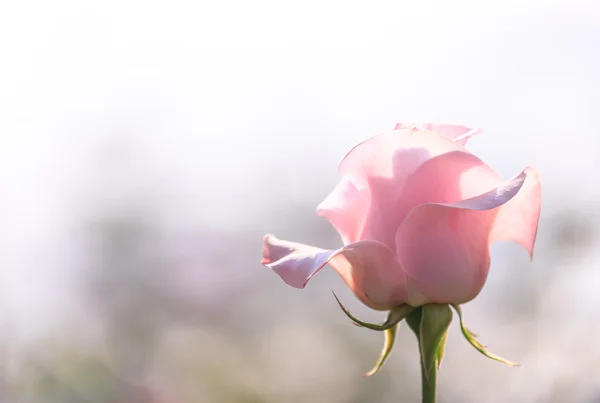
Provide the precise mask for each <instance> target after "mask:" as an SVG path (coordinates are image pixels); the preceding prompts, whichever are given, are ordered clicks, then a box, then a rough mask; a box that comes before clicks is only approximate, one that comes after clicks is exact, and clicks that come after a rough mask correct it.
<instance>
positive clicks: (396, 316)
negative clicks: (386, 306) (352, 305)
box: [332, 291, 415, 332]
mask: <svg viewBox="0 0 600 403" xmlns="http://www.w3.org/2000/svg"><path fill="white" fill-rule="evenodd" d="M332 293H333V296H334V297H335V300H336V301H337V303H338V305H339V306H340V308H342V311H344V313H345V314H346V316H348V317H349V318H350V320H351V321H352V322H354V324H355V325H357V326H361V327H366V328H367V329H371V330H376V331H379V332H382V331H384V330H388V329H391V328H393V327H394V326H396V325H397V324H398V323H400V321H401V320H402V319H404V318H406V316H407V315H408V314H410V313H411V312H412V311H413V310H414V309H415V308H413V307H412V306H410V305H407V304H403V305H400V306H397V307H394V308H392V310H391V311H390V312H389V313H388V317H387V319H386V320H385V322H384V323H382V324H381V325H377V324H374V323H369V322H363V321H362V320H359V319H357V318H356V317H354V316H353V315H352V314H351V313H350V311H349V310H348V309H346V307H345V306H344V305H342V303H341V302H340V300H339V299H338V297H337V295H335V293H334V292H333V291H332Z"/></svg>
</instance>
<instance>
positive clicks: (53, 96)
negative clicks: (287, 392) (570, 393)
mask: <svg viewBox="0 0 600 403" xmlns="http://www.w3.org/2000/svg"><path fill="white" fill-rule="evenodd" d="M599 111H600V3H598V1H594V0H589V1H584V0H569V1H567V0H564V1H537V0H536V1H516V0H510V1H506V0H502V1H479V2H476V1H466V0H465V1H439V2H431V1H418V0H413V1H390V2H378V1H374V2H353V1H301V2H285V1H196V2H181V1H169V2H153V1H127V0H125V1H123V0H119V1H100V2H82V1H51V2H48V1H10V2H9V1H6V2H4V3H3V4H2V5H0V189H3V196H2V197H0V224H1V225H0V251H1V253H0V312H1V313H0V326H2V327H3V328H9V329H14V330H15V334H18V335H19V336H15V337H18V338H21V337H23V338H24V339H28V338H29V336H31V337H34V338H35V337H36V336H38V335H39V334H44V332H45V331H47V330H46V329H49V328H51V327H52V326H55V325H56V323H60V321H61V320H63V319H64V318H65V317H68V316H69V315H70V314H71V313H72V312H78V311H79V310H84V309H85V308H81V307H79V306H77V302H76V301H78V297H77V295H78V291H77V285H76V284H75V282H74V281H73V280H72V273H73V272H74V271H76V270H77V267H78V264H80V263H81V262H83V261H85V259H86V256H85V255H84V253H83V252H82V250H84V249H85V248H83V249H82V248H80V247H78V245H79V246H80V243H81V238H80V234H81V231H82V230H83V227H84V226H85V224H84V222H85V220H86V219H88V218H89V217H90V216H91V215H93V211H94V207H95V206H98V205H102V206H104V207H106V206H108V208H112V209H113V210H115V211H129V210H131V211H136V209H139V208H142V207H140V206H142V205H144V206H146V205H148V206H151V207H152V206H154V207H155V209H156V211H157V213H156V214H157V215H158V217H159V218H158V220H159V221H160V222H161V223H163V224H164V229H165V231H166V233H169V232H174V233H175V232H177V231H187V230H193V229H194V228H197V227H199V226H202V227H203V228H214V229H216V230H219V231H231V232H232V233H236V232H243V231H246V230H249V229H250V228H254V229H255V232H253V234H254V233H256V234H260V233H264V232H269V231H271V229H269V228H266V227H265V225H263V224H261V222H262V220H263V218H264V217H267V216H269V214H270V212H271V211H272V209H273V208H276V210H277V212H278V214H281V211H284V210H285V209H286V206H287V205H288V203H290V201H292V200H293V201H295V203H300V202H306V203H308V204H309V205H314V206H315V207H316V205H317V204H318V202H319V201H320V200H321V199H323V198H324V197H325V196H326V194H327V192H329V190H330V189H331V188H333V186H334V185H335V181H336V178H337V176H336V166H337V164H338V162H339V160H340V158H341V157H342V156H343V155H344V154H345V153H346V151H347V150H348V149H349V148H350V147H352V146H353V145H354V144H356V143H357V142H359V141H361V140H363V139H365V138H366V137H368V136H371V135H373V134H376V133H379V132H383V131H387V130H391V129H392V128H393V127H394V124H395V123H396V121H397V120H406V121H417V122H419V121H431V122H440V123H457V124H464V125H470V126H474V127H475V126H477V127H482V128H484V130H485V131H486V134H484V135H482V136H480V137H477V138H475V139H473V140H472V141H471V143H470V149H472V150H473V151H474V152H475V153H477V154H478V155H479V156H480V157H482V159H484V160H485V161H487V162H488V163H489V164H490V165H491V166H493V167H494V168H496V169H497V170H498V172H500V174H501V175H502V176H503V177H510V176H512V175H514V174H516V173H517V172H519V171H520V170H521V169H522V168H523V167H524V166H526V165H533V166H535V167H536V168H537V169H538V170H539V171H540V172H541V174H542V179H543V192H544V198H543V208H542V222H544V221H543V220H544V217H546V218H549V217H551V214H552V213H553V212H555V211H558V210H561V209H565V208H566V209H569V210H572V211H575V212H580V213H582V214H583V215H584V217H585V220H588V221H590V222H594V223H595V225H596V226H597V225H598V224H597V222H598V221H597V220H598V218H599V213H598V212H597V211H596V210H597V209H595V207H596V206H598V204H599V203H600V176H599V175H598V174H597V172H598V169H599V165H598V154H599V153H600V134H599V133H598V127H597V126H596V123H597V120H598V113H599ZM123 144H125V145H128V144H129V145H130V146H131V147H132V149H131V150H129V151H128V154H122V153H121V151H120V148H119V147H120V146H123ZM294 206H295V205H294ZM294 206H291V207H290V209H291V211H290V212H289V214H294V212H293V210H294V209H295V207H294ZM151 207H149V208H151ZM144 208H145V207H144ZM153 211H154V210H153ZM304 212H305V211H303V214H304ZM310 213H311V212H310V211H309V212H308V214H310ZM306 218H307V219H313V217H306ZM273 219H274V218H273ZM299 219H300V220H301V218H299ZM547 225H549V226H551V225H552V224H551V223H549V224H547ZM257 228H258V231H257V230H256V229H257ZM280 235H281V236H282V237H284V238H285V237H286V236H288V235H289V234H286V233H282V234H280ZM544 239H545V238H544V236H543V235H541V236H540V239H539V243H538V248H539V249H540V250H543V249H544V245H545V244H544ZM300 241H308V240H306V239H304V240H302V239H301V240H300ZM247 242H248V243H249V244H255V245H256V256H255V258H254V260H253V261H250V262H248V267H247V268H244V270H243V272H242V271H240V274H239V275H240V276H248V277H250V276H266V274H265V272H264V271H263V270H260V269H262V268H261V267H260V265H259V264H258V262H259V259H260V258H259V255H260V235H257V237H256V239H247ZM595 242H598V240H597V239H596V241H595ZM202 247H203V246H202V245H198V248H200V249H201V248H202ZM246 248H248V247H247V246H246ZM592 249H593V248H592ZM596 249H597V248H596ZM498 250H501V251H504V252H506V254H509V255H510V258H506V257H504V259H509V260H510V259H512V260H513V261H514V260H515V259H516V260H518V261H519V262H526V261H527V259H526V256H525V255H526V254H525V253H524V251H522V250H520V249H519V248H517V247H513V246H510V247H506V248H500V249H498ZM586 253H588V255H585V256H584V257H583V258H582V259H581V260H579V261H578V263H577V264H580V265H583V264H585V265H586V266H590V267H596V268H600V267H598V266H600V265H599V261H600V256H598V253H595V255H594V252H586ZM502 259H503V258H502V257H501V258H500V259H498V261H500V262H501V261H502ZM497 264H498V263H497ZM535 267H536V270H542V267H540V266H535ZM207 270H209V269H205V272H204V273H203V275H204V276H206V277H211V276H213V274H214V276H218V274H217V273H210V272H208V271H207ZM507 270H508V269H507ZM599 273H600V272H599V271H596V273H595V274H594V275H591V276H590V277H589V278H588V279H587V280H586V281H580V282H579V283H578V285H577V287H579V288H576V289H575V288H574V289H571V291H570V292H572V294H570V295H568V296H567V297H566V299H569V300H570V301H572V302H573V303H575V304H576V306H579V307H582V306H584V305H586V302H587V301H591V299H592V297H593V295H596V294H598V293H597V291H592V288H593V289H597V287H598V286H600V274H599ZM269 274H270V273H269ZM501 277H502V274H492V275H491V278H490V284H491V286H492V287H494V285H495V284H496V283H497V282H499V281H500V279H501ZM269 278H270V277H269ZM272 281H273V283H272V284H277V285H278V286H280V285H281V284H279V283H277V282H275V280H272ZM495 282H496V283H495ZM284 291H286V290H284ZM559 294H560V290H559V291H557V294H556V295H559ZM582 296H588V297H589V299H586V298H587V297H585V298H584V297H582ZM593 298H595V303H596V304H599V303H600V301H599V298H598V297H593ZM593 312H596V313H597V312H598V309H596V310H595V311H593ZM524 401H533V400H524Z"/></svg>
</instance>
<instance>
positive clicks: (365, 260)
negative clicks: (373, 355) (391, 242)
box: [262, 234, 406, 310]
mask: <svg viewBox="0 0 600 403" xmlns="http://www.w3.org/2000/svg"><path fill="white" fill-rule="evenodd" d="M262 263H263V264H264V265H265V266H267V267H269V268H271V269H272V270H273V271H275V272H276V273H277V274H279V276H280V277H281V278H282V279H283V281H285V282H286V283H287V284H289V285H291V286H292V287H295V288H304V287H305V286H306V283H307V282H308V280H310V279H311V278H312V276H313V275H315V273H317V272H318V271H319V270H321V269H322V268H323V267H324V266H325V265H326V264H329V265H330V266H332V267H333V268H334V269H335V270H336V271H337V272H338V273H339V274H340V276H342V278H343V279H344V281H345V282H346V283H347V284H348V286H349V287H350V289H351V290H352V291H353V292H354V294H355V295H356V297H357V298H358V299H359V300H360V301H361V302H363V303H364V304H365V305H367V306H369V307H371V308H373V309H379V310H388V309H391V308H393V307H394V306H398V305H401V304H403V303H404V302H405V301H406V276H405V273H404V270H402V267H401V266H400V264H399V263H398V261H397V260H396V257H395V255H394V252H392V251H391V250H390V249H389V248H388V247H387V246H385V245H383V244H381V243H379V242H377V241H360V242H355V243H352V244H349V245H346V246H344V247H343V248H341V249H338V250H335V251H333V250H325V249H320V248H316V247H314V246H309V245H304V244H300V243H296V242H289V241H283V240H280V239H277V238H276V237H274V236H273V235H270V234H267V235H265V237H264V240H263V259H262Z"/></svg>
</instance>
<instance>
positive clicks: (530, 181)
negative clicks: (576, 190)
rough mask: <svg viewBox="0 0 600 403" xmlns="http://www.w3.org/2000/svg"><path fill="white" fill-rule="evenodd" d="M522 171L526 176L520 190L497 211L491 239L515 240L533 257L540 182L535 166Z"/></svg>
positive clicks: (539, 199) (493, 240) (539, 206)
mask: <svg viewBox="0 0 600 403" xmlns="http://www.w3.org/2000/svg"><path fill="white" fill-rule="evenodd" d="M524 172H525V173H526V175H527V177H526V179H525V183H523V186H522V187H521V190H520V191H519V193H517V195H516V196H515V197H514V198H512V199H511V200H510V201H509V202H508V203H506V204H504V205H503V206H502V207H501V208H500V211H499V212H498V215H497V217H496V221H495V222H494V228H493V230H492V234H491V241H492V242H497V241H515V242H517V243H519V244H520V245H521V246H523V247H524V248H525V249H526V250H527V252H529V255H530V256H531V257H532V258H533V245H534V244H535V238H536V235H537V228H538V221H539V218H540V209H541V206H542V182H541V180H540V174H539V172H537V171H536V170H535V168H533V167H527V168H525V171H524Z"/></svg>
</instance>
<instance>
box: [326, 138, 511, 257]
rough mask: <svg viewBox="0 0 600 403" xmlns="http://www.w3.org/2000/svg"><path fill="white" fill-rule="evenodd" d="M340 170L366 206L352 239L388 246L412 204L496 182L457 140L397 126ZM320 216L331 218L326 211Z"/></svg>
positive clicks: (468, 193)
mask: <svg viewBox="0 0 600 403" xmlns="http://www.w3.org/2000/svg"><path fill="white" fill-rule="evenodd" d="M340 171H341V172H342V174H344V175H345V178H347V180H351V181H352V183H353V184H355V188H356V189H359V192H360V191H362V194H363V196H362V197H363V199H366V200H367V202H366V203H365V204H366V205H367V209H368V210H367V211H366V213H364V214H365V215H364V217H365V218H364V219H363V218H362V217H363V216H362V214H363V213H362V212H361V215H360V216H359V217H360V221H358V223H360V224H362V225H358V226H357V227H358V229H357V231H356V237H355V238H353V239H352V240H353V241H357V240H361V239H373V240H377V241H379V242H382V243H384V244H386V245H388V246H389V247H390V248H391V249H395V247H396V246H395V237H396V232H397V230H398V227H399V226H400V225H401V224H402V222H403V221H404V219H405V218H406V216H407V215H408V213H409V212H410V211H411V210H412V209H413V208H414V207H416V206H418V205H420V204H423V203H453V202H456V201H459V200H464V199H466V198H470V197H474V196H476V195H479V194H481V193H484V192H486V191H488V190H490V189H493V188H494V187H496V186H498V185H499V184H500V183H501V182H500V179H499V178H498V175H497V174H496V173H495V172H494V171H493V170H492V169H491V168H490V167H489V166H487V165H486V164H485V163H483V162H482V161H481V160H480V159H479V158H477V157H475V156H474V155H473V154H471V153H469V152H468V151H467V150H466V149H465V148H464V147H463V146H461V145H460V144H458V143H455V142H453V141H451V140H448V139H447V138H445V137H442V136H440V135H438V134H436V133H434V132H431V131H419V130H397V131H395V132H391V133H386V134H382V135H379V136H376V137H373V138H371V139H369V140H367V141H365V142H363V143H361V144H360V145H358V146H357V147H355V148H354V149H353V150H352V151H351V152H350V153H349V154H348V155H347V156H346V158H345V159H344V161H342V163H341V164H340ZM361 187H362V189H361ZM345 213H346V214H347V217H348V218H347V220H348V221H352V220H353V219H354V220H357V215H354V214H353V211H346V212H345ZM324 215H326V216H327V217H328V218H330V215H331V213H329V212H327V211H325V213H324ZM330 221H332V223H333V224H334V226H336V223H335V222H333V220H332V219H331V218H330ZM355 222H356V221H355ZM336 228H338V226H336ZM338 231H339V229H338Z"/></svg>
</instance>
